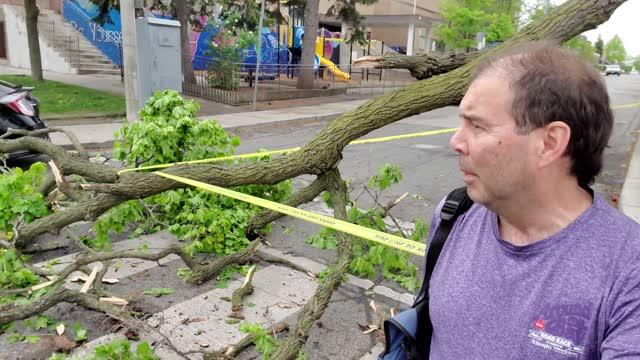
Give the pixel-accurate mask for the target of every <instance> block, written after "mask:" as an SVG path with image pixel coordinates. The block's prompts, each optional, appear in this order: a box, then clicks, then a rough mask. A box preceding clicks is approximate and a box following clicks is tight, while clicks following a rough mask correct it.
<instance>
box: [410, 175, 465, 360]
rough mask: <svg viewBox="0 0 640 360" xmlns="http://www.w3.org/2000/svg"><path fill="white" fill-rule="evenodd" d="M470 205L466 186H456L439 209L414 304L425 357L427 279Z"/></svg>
mask: <svg viewBox="0 0 640 360" xmlns="http://www.w3.org/2000/svg"><path fill="white" fill-rule="evenodd" d="M471 205H473V200H471V199H470V198H469V196H468V195H467V188H466V187H461V188H457V189H455V190H453V191H452V192H451V193H449V195H447V198H446V200H445V202H444V205H443V206H442V210H440V224H439V225H438V228H437V229H436V232H435V234H434V235H433V239H432V240H431V244H430V245H429V248H428V250H427V254H426V257H427V261H426V268H425V273H424V279H423V281H422V286H421V287H420V292H419V293H418V298H419V299H420V300H419V301H418V303H417V304H415V305H414V306H415V307H416V310H417V312H418V328H417V330H416V339H419V340H418V341H417V344H418V347H419V348H420V349H419V350H420V353H421V354H423V356H424V358H425V359H427V358H428V356H429V349H430V347H431V334H432V332H433V327H432V325H431V319H430V317H429V281H430V280H431V274H433V270H434V269H435V267H436V262H437V261H438V257H439V256H440V253H441V252H442V248H443V247H444V243H445V241H447V238H448V237H449V233H450V232H451V229H452V228H453V225H454V223H455V222H456V219H457V218H458V217H459V216H460V215H462V214H464V213H465V212H466V211H467V210H469V208H471Z"/></svg>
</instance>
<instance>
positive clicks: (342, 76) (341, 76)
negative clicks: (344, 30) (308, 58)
mask: <svg viewBox="0 0 640 360" xmlns="http://www.w3.org/2000/svg"><path fill="white" fill-rule="evenodd" d="M330 41H338V42H341V41H342V39H334V38H331V39H330ZM325 44H326V38H324V37H317V38H316V56H317V57H318V59H319V61H320V64H321V65H323V66H325V67H326V68H327V70H328V71H329V72H330V73H332V74H333V75H334V76H335V77H336V78H337V79H338V80H341V81H348V80H349V78H350V77H351V76H349V74H347V73H346V72H344V71H342V70H340V69H339V68H338V66H336V64H334V63H333V62H332V61H331V60H329V59H327V58H325V57H323V56H322V55H321V54H322V52H323V49H322V48H323V45H325Z"/></svg>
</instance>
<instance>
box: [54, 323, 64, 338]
mask: <svg viewBox="0 0 640 360" xmlns="http://www.w3.org/2000/svg"><path fill="white" fill-rule="evenodd" d="M56 333H58V335H59V336H62V334H64V324H60V325H58V326H56Z"/></svg>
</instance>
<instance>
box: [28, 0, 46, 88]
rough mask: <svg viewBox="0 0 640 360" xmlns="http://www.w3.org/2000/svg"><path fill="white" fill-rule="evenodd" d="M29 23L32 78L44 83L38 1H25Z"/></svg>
mask: <svg viewBox="0 0 640 360" xmlns="http://www.w3.org/2000/svg"><path fill="white" fill-rule="evenodd" d="M24 9H25V12H26V22H27V41H28V43H29V61H30V62H31V77H32V78H33V81H36V82H43V81H44V77H43V76H42V60H41V58H40V40H39V37H38V15H40V10H38V5H36V0H24Z"/></svg>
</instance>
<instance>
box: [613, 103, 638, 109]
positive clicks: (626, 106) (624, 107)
mask: <svg viewBox="0 0 640 360" xmlns="http://www.w3.org/2000/svg"><path fill="white" fill-rule="evenodd" d="M636 106H640V103H635V104H626V105H616V106H612V107H611V108H612V109H613V110H618V109H628V108H632V107H636Z"/></svg>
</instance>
